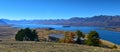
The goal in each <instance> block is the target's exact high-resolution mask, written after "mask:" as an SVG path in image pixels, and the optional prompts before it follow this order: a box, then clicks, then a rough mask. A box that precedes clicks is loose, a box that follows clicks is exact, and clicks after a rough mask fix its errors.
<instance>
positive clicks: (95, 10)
mask: <svg viewBox="0 0 120 52" xmlns="http://www.w3.org/2000/svg"><path fill="white" fill-rule="evenodd" d="M94 15H120V0H0V18H5V19H13V20H19V19H68V18H71V17H90V16H94Z"/></svg>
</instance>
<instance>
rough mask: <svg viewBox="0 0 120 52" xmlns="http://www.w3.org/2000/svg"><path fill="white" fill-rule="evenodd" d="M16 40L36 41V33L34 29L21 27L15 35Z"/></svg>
mask: <svg viewBox="0 0 120 52" xmlns="http://www.w3.org/2000/svg"><path fill="white" fill-rule="evenodd" d="M15 40H16V41H38V35H37V32H36V30H31V29H29V28H25V29H21V30H19V31H18V32H17V34H16V36H15Z"/></svg>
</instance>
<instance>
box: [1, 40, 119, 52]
mask: <svg viewBox="0 0 120 52" xmlns="http://www.w3.org/2000/svg"><path fill="white" fill-rule="evenodd" d="M0 51H1V52H120V50H113V49H107V48H100V47H93V46H86V45H78V44H66V43H51V42H24V41H23V42H0Z"/></svg>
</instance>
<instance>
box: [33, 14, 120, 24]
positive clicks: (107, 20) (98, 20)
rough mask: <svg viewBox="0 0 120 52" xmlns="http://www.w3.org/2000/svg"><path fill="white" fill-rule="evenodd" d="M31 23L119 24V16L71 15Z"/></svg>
mask: <svg viewBox="0 0 120 52" xmlns="http://www.w3.org/2000/svg"><path fill="white" fill-rule="evenodd" d="M32 23H37V24H55V25H71V26H120V16H108V15H99V16H93V17H87V18H80V17H72V18H70V19H67V20H64V19H61V20H60V19H58V20H37V21H36V20H34V21H33V22H32Z"/></svg>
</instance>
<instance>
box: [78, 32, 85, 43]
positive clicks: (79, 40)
mask: <svg viewBox="0 0 120 52" xmlns="http://www.w3.org/2000/svg"><path fill="white" fill-rule="evenodd" d="M76 34H77V36H78V37H77V40H76V43H78V44H82V40H81V38H84V37H85V35H84V34H83V33H82V32H81V31H80V30H77V31H76Z"/></svg>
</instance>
